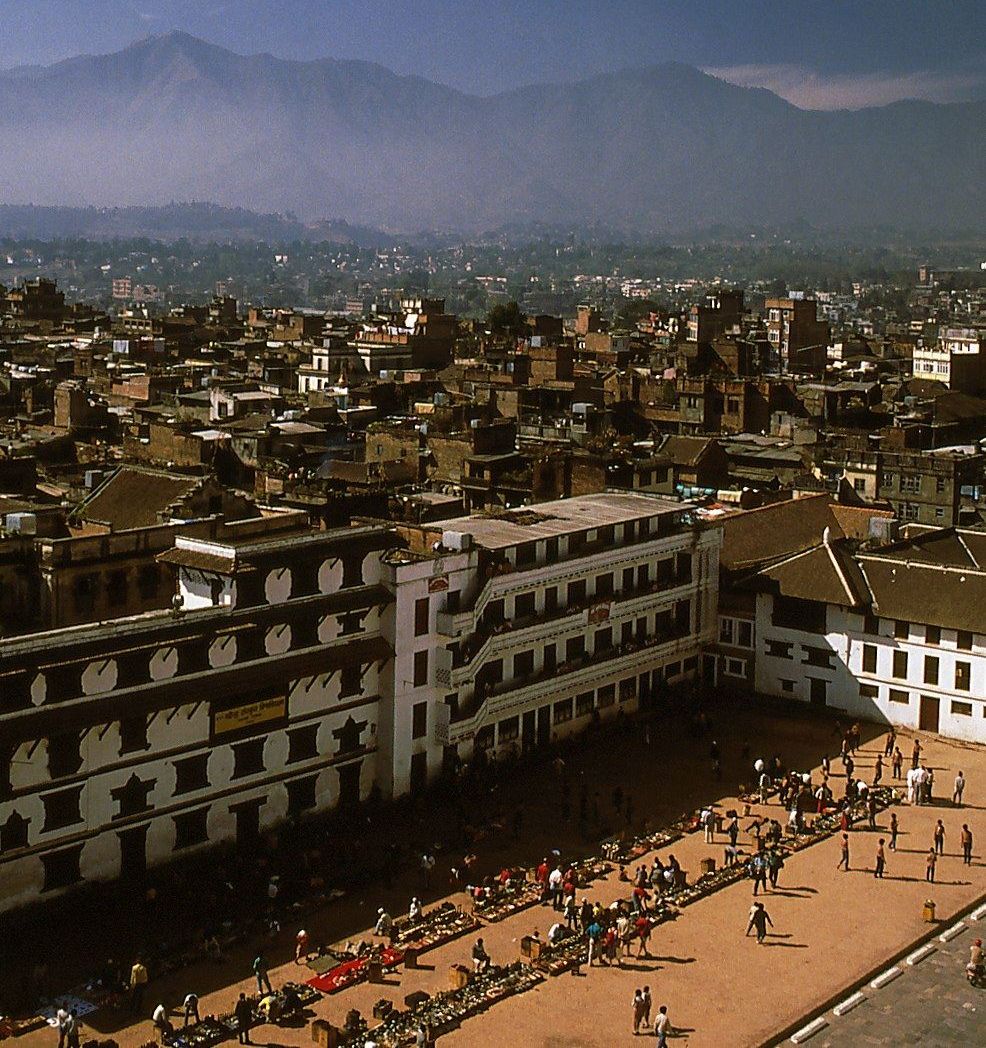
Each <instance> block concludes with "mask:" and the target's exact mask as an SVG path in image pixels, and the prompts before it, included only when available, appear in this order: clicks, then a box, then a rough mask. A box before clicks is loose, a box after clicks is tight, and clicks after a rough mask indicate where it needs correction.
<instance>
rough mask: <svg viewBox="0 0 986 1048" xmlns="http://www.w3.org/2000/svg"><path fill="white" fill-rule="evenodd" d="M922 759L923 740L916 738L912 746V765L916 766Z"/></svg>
mask: <svg viewBox="0 0 986 1048" xmlns="http://www.w3.org/2000/svg"><path fill="white" fill-rule="evenodd" d="M920 761H921V740H920V739H915V740H914V745H913V746H912V747H911V767H912V768H916V767H917V766H918V764H919V763H920Z"/></svg>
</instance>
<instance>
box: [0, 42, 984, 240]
mask: <svg viewBox="0 0 986 1048" xmlns="http://www.w3.org/2000/svg"><path fill="white" fill-rule="evenodd" d="M0 95H2V97H3V99H4V105H3V107H2V109H0V136H2V141H3V143H4V148H3V149H2V150H0V204H39V205H46V206H53V205H69V206H90V205H91V206H96V207H126V206H133V205H156V204H164V203H167V202H169V201H174V200H208V201H213V202H216V203H218V204H221V205H224V206H226V207H234V208H249V209H253V210H256V211H261V212H265V213H266V212H282V213H283V212H294V213H296V214H297V215H299V216H301V219H302V220H303V221H306V222H310V221H313V220H316V219H324V218H332V219H338V220H343V221H345V222H349V223H355V224H360V225H368V226H374V227H378V228H381V229H385V230H388V231H414V230H435V231H443V232H456V233H470V232H478V231H481V230H485V229H490V228H495V227H498V226H502V225H504V224H507V223H514V222H521V223H523V222H531V221H541V222H547V223H567V224H572V223H584V224H585V225H587V226H589V225H592V226H605V227H608V228H612V229H614V230H622V231H627V232H634V233H646V234H653V233H671V232H674V233H681V232H686V231H688V230H694V229H699V228H708V227H710V226H713V225H715V224H717V223H723V224H727V225H729V226H733V227H735V226H737V225H740V224H744V223H748V224H750V225H757V226H762V225H782V224H785V223H799V222H801V223H808V224H810V225H811V226H813V227H815V228H818V229H836V228H838V229H851V228H854V227H861V226H874V225H885V226H887V227H889V228H893V229H899V230H908V231H919V232H924V233H928V232H945V231H959V230H961V231H965V232H976V233H978V232H982V231H983V230H984V229H986V148H984V143H986V102H984V101H975V102H964V103H953V104H935V103H930V102H918V101H914V102H898V103H895V104H893V105H889V106H884V107H881V108H873V109H862V110H855V111H847V110H843V111H828V112H818V111H808V110H802V109H799V108H797V107H796V106H793V105H791V104H790V103H788V102H785V101H784V100H782V99H781V98H779V97H778V96H776V95H774V94H771V93H770V92H769V91H766V90H764V89H759V88H744V87H737V86H735V85H733V84H730V83H727V82H725V81H723V80H719V79H717V78H715V77H712V76H709V75H707V74H705V73H703V72H700V71H699V70H697V69H694V68H692V67H689V66H684V65H678V64H662V65H657V66H653V67H650V68H646V69H630V70H625V71H623V72H619V73H613V74H607V75H603V76H595V77H592V78H590V79H585V80H581V81H577V82H574V83H566V84H536V85H532V86H527V87H522V88H518V89H516V90H513V91H508V92H505V93H501V94H497V95H492V96H485V97H483V96H478V95H469V94H465V93H463V92H460V91H456V90H453V89H452V88H449V87H446V86H443V85H441V84H437V83H432V82H430V81H427V80H424V79H421V78H418V77H405V76H398V75H397V74H395V73H392V72H390V71H389V70H387V69H385V68H383V67H382V66H379V65H374V64H371V63H366V62H357V61H340V60H334V59H324V60H319V61H313V62H295V61H290V60H286V59H281V58H276V57H274V56H272V55H269V54H256V55H250V56H243V55H238V54H234V53H233V52H230V51H227V50H225V49H223V48H220V47H216V46H214V45H212V44H209V43H206V42H205V41H202V40H199V39H197V38H195V37H192V36H189V35H187V34H184V33H170V34H167V35H165V36H157V37H149V38H147V39H146V40H143V41H140V42H138V43H136V44H133V45H131V46H130V47H128V48H126V49H125V50H123V51H120V52H117V53H115V54H110V55H98V56H81V57H78V58H73V59H70V60H68V61H64V62H60V63H57V64H55V65H51V66H44V67H37V66H35V67H25V68H20V69H14V70H8V71H5V72H0Z"/></svg>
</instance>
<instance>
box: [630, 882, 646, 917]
mask: <svg viewBox="0 0 986 1048" xmlns="http://www.w3.org/2000/svg"><path fill="white" fill-rule="evenodd" d="M649 899H650V892H648V891H647V889H646V888H641V887H640V885H639V884H638V885H637V887H636V888H634V889H633V906H634V909H635V910H637V911H638V912H640V913H646V912H647V901H648V900H649Z"/></svg>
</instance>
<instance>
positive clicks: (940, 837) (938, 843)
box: [934, 819, 945, 855]
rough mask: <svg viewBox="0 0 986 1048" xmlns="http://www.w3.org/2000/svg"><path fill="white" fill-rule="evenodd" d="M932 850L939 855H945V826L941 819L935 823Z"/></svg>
mask: <svg viewBox="0 0 986 1048" xmlns="http://www.w3.org/2000/svg"><path fill="white" fill-rule="evenodd" d="M934 849H935V851H936V852H937V853H938V854H939V855H944V854H945V824H944V823H943V822H942V821H941V819H939V820H938V821H937V822H936V823H935V844H934Z"/></svg>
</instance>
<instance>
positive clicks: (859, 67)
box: [0, 0, 986, 108]
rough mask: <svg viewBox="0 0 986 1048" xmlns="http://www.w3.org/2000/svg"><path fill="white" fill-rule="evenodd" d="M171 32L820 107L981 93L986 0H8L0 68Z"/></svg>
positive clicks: (500, 84)
mask: <svg viewBox="0 0 986 1048" xmlns="http://www.w3.org/2000/svg"><path fill="white" fill-rule="evenodd" d="M171 29H183V30H186V31H187V32H189V33H193V34H195V35H196V36H201V37H203V38H205V39H207V40H210V41H212V42H214V43H217V44H221V45H223V46H225V47H229V48H231V49H232V50H234V51H239V52H242V53H251V52H255V51H270V52H272V53H274V54H276V55H280V56H282V57H286V58H300V59H310V58H322V57H334V58H361V59H366V60H369V61H375V62H380V63H381V64H383V65H386V66H388V67H389V68H391V69H393V70H395V71H397V72H399V73H416V74H419V75H421V76H424V77H428V78H429V79H432V80H439V81H442V82H444V83H447V84H451V85H453V86H455V87H458V88H461V89H463V90H466V91H472V92H476V93H483V94H486V93H490V92H494V91H499V90H503V89H506V88H509V87H512V86H517V85H519V84H525V83H530V82H532V81H536V80H569V79H574V78H577V77H582V76H588V75H591V74H594V73H599V72H605V71H607V70H612V69H617V68H621V67H625V66H639V65H647V64H651V63H655V62H662V61H667V60H669V59H675V60H677V61H681V62H687V63H689V64H691V65H697V66H701V67H703V68H706V69H710V70H712V71H714V72H716V73H717V75H720V76H724V77H725V78H726V79H730V80H734V81H735V82H737V83H743V84H755V85H762V86H764V87H769V88H771V89H772V90H775V91H777V92H778V94H782V95H784V97H786V98H788V99H790V100H791V101H793V102H795V103H797V104H798V105H803V106H809V107H813V108H833V107H841V106H861V105H870V104H882V103H886V102H890V101H894V100H895V99H898V98H903V97H919V98H931V99H935V100H953V99H961V98H967V97H970V96H975V97H984V96H986V0H851V2H850V0H783V2H782V0H228V2H224V0H0V67H9V66H14V65H25V64H33V63H48V62H53V61H57V60H59V59H62V58H66V57H70V56H72V55H76V54H80V53H85V52H89V53H97V52H105V51H114V50H119V49H120V48H122V47H125V46H126V45H127V44H129V43H131V42H132V41H134V40H137V39H140V38H141V37H144V36H147V35H149V34H151V33H162V32H167V31H168V30H171Z"/></svg>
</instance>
